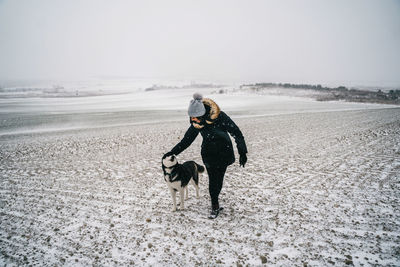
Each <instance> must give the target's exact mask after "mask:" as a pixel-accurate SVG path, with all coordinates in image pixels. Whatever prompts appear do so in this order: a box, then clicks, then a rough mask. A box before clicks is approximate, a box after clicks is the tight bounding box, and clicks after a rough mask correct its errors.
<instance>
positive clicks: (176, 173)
mask: <svg viewBox="0 0 400 267" xmlns="http://www.w3.org/2000/svg"><path fill="white" fill-rule="evenodd" d="M162 169H163V171H164V180H165V182H166V183H167V185H168V188H169V191H170V192H171V196H172V203H173V204H174V206H173V207H172V211H176V192H177V191H178V192H179V197H180V200H181V202H180V208H181V210H183V209H184V208H185V207H184V199H188V185H189V182H191V183H192V184H193V185H194V187H195V188H196V197H197V198H198V197H199V173H202V172H204V167H203V166H201V165H199V164H197V163H196V162H194V161H186V162H185V163H183V164H179V163H178V160H177V158H176V156H175V155H173V154H170V155H169V154H165V155H164V156H163V158H162ZM185 191H186V198H185Z"/></svg>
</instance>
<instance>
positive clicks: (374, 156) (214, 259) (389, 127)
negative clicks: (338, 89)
mask: <svg viewBox="0 0 400 267" xmlns="http://www.w3.org/2000/svg"><path fill="white" fill-rule="evenodd" d="M222 97H223V96H217V95H216V96H215V98H217V100H219V102H222V106H224V105H225V107H226V108H225V107H224V109H226V110H229V111H230V112H231V113H229V112H228V114H233V115H234V116H233V117H234V119H235V121H236V123H237V124H238V125H239V127H240V128H241V129H242V131H243V133H244V136H245V138H246V142H247V145H248V149H249V155H248V158H249V160H248V164H247V165H246V168H244V169H243V168H239V166H238V163H235V164H234V165H232V166H230V167H229V168H228V171H227V174H226V177H225V183H224V187H223V191H222V193H221V196H220V198H221V205H222V206H224V207H225V210H224V211H223V213H222V214H221V215H220V217H218V218H217V219H216V220H209V219H207V215H208V213H209V202H210V200H209V196H208V186H207V175H206V174H203V175H202V176H201V178H200V190H201V192H200V195H201V197H200V199H196V198H195V197H194V189H193V188H190V189H189V196H191V198H190V199H189V200H188V201H187V202H186V210H184V211H178V212H174V213H172V212H171V211H170V209H171V199H170V195H169V192H168V189H167V186H166V184H165V182H164V180H163V177H162V170H161V166H160V160H161V156H162V155H163V153H165V152H167V151H169V150H170V149H171V148H172V146H173V145H175V144H176V143H177V142H178V141H179V140H180V138H182V136H183V134H184V132H185V130H186V128H187V127H188V121H187V119H186V118H185V117H184V116H185V114H184V112H183V111H180V112H178V111H173V110H170V111H169V112H170V113H168V114H169V115H173V114H175V113H174V112H176V114H175V115H177V121H173V120H171V116H168V118H169V120H170V121H163V118H166V117H167V116H165V117H159V116H160V114H161V113H160V112H159V111H149V112H148V113H146V114H147V115H146V116H148V117H152V118H153V120H146V119H143V118H144V117H141V118H142V121H140V123H131V121H129V123H125V125H123V124H124V123H123V122H121V123H117V124H118V125H120V126H114V127H97V128H93V127H88V128H87V129H83V128H79V129H70V130H65V129H63V130H60V131H45V132H38V131H27V132H26V133H25V134H21V133H19V134H17V133H16V132H15V133H10V132H9V131H8V132H7V129H5V128H7V127H3V128H2V129H1V131H2V133H3V134H2V135H0V178H1V180H0V196H1V198H0V219H1V221H0V265H2V266H4V265H10V266H12V265H37V266H46V265H47V266H54V265H82V266H87V265H102V266H104V265H108V266H109V265H113V266H121V265H130V264H135V265H139V266H140V265H155V266H161V265H163V266H165V265H180V266H186V265H230V266H232V265H238V266H240V265H243V266H245V265H251V266H253V265H261V264H263V263H266V264H267V265H273V266H274V265H275V266H302V265H310V266H326V265H337V266H343V265H348V264H349V265H355V266H369V265H383V266H399V265H400V256H399V255H400V245H399V244H400V205H399V203H400V194H399V192H400V183H399V182H400V138H399V136H400V109H399V108H387V109H386V108H383V106H367V105H355V106H351V107H350V106H347V105H349V104H343V103H315V106H314V107H317V108H311V109H310V108H309V109H305V108H302V104H301V103H300V102H296V103H298V105H297V106H296V107H292V109H290V108H287V107H285V110H286V111H287V112H279V110H274V107H276V108H278V107H282V105H281V103H280V105H278V104H276V105H274V103H276V102H274V101H270V102H269V104H270V105H269V107H264V109H263V110H262V109H261V104H260V105H253V106H252V107H253V108H252V109H247V110H246V106H245V105H243V106H241V107H240V108H238V109H236V110H235V109H234V108H233V107H234V106H235V101H237V103H243V98H246V97H247V98H251V96H236V97H235V96H228V98H229V97H231V100H230V101H228V102H226V103H224V101H223V98H222ZM218 98H219V99H218ZM32 101H35V100H32ZM37 101H39V100H37ZM40 101H43V100H40ZM185 101H186V102H188V99H186V100H185ZM251 101H253V102H254V103H256V104H257V103H258V102H257V101H256V100H254V99H253V100H251ZM251 101H250V100H249V101H248V102H244V103H250V102H251ZM259 101H260V103H261V100H259ZM287 101H288V100H286V103H288V102H287ZM186 102H185V104H184V106H186ZM299 103H300V104H299ZM307 103H308V102H307ZM230 104H231V105H230ZM288 105H289V106H290V105H291V104H290V103H289V104H288ZM319 105H321V106H319ZM342 105H346V106H342ZM365 107H370V108H367V109H366V108H365ZM271 108H272V109H271ZM347 109H353V110H347ZM243 110H246V112H244V111H243ZM316 111H318V112H316ZM119 112H120V113H113V114H114V116H116V115H115V114H120V115H119V116H117V118H119V119H120V118H121V117H123V116H126V114H127V113H123V112H122V111H119ZM165 112H166V111H165ZM284 113H292V114H284ZM18 114H19V113H18ZM129 114H130V113H129ZM263 114H264V115H265V114H267V115H265V116H260V115H263ZM14 115H15V114H13V113H9V112H8V113H7V112H4V113H2V116H3V117H2V118H3V125H4V124H7V122H4V121H5V120H7V118H8V116H10V117H12V116H14ZM39 115H40V114H39ZM39 115H38V116H39ZM239 115H241V116H239ZM49 116H50V115H49ZM53 116H55V115H53ZM59 116H66V115H65V114H64V115H59ZM90 116H93V115H90ZM148 117H147V118H148ZM4 118H5V119H4ZM110 118H111V119H110V120H112V118H113V117H110ZM156 118H157V119H156ZM157 121H158V122H157ZM160 121H161V122H160ZM125 122H126V121H125ZM101 123H102V121H101V120H100V124H101ZM106 125H108V126H109V125H112V124H111V123H108V122H107V123H106ZM17 128H18V127H17ZM13 129H15V128H13ZM18 129H19V128H18ZM35 129H37V128H35ZM200 142H201V137H200V136H199V137H198V138H197V140H196V141H195V143H194V144H192V146H191V147H190V148H188V149H187V150H186V151H185V152H183V153H182V154H181V155H180V156H179V159H180V161H185V160H196V161H198V162H199V163H201V159H200Z"/></svg>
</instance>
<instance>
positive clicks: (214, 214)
mask: <svg viewBox="0 0 400 267" xmlns="http://www.w3.org/2000/svg"><path fill="white" fill-rule="evenodd" d="M223 209H224V208H215V209H214V208H213V209H212V210H211V213H210V216H208V219H215V218H217V217H218V215H219V212H220V211H222V210H223Z"/></svg>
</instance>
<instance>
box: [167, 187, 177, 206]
mask: <svg viewBox="0 0 400 267" xmlns="http://www.w3.org/2000/svg"><path fill="white" fill-rule="evenodd" d="M169 191H170V192H171V197H172V203H173V205H174V206H173V207H172V210H171V211H176V191H175V190H174V189H172V188H170V189H169Z"/></svg>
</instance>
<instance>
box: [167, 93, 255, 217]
mask: <svg viewBox="0 0 400 267" xmlns="http://www.w3.org/2000/svg"><path fill="white" fill-rule="evenodd" d="M188 114H189V116H190V123H191V125H190V127H189V129H188V130H187V131H186V133H185V136H184V137H183V139H182V140H181V141H180V142H179V143H178V144H177V145H176V146H175V147H174V148H173V149H172V150H171V151H170V152H168V153H167V154H166V155H170V154H175V155H178V154H179V153H181V152H182V151H184V150H185V149H186V148H187V147H189V146H190V144H192V143H193V141H194V140H195V139H196V137H197V135H198V134H199V133H200V134H201V136H202V137H203V143H202V145H201V156H202V159H203V162H204V165H205V166H206V169H207V173H208V178H209V192H210V197H211V214H210V216H209V218H210V219H215V218H216V217H217V216H218V214H219V212H220V211H221V210H222V208H220V206H219V202H218V196H219V193H220V192H221V189H222V184H223V180H224V175H225V171H226V169H227V167H228V166H229V165H231V164H232V163H234V162H235V156H234V152H233V145H232V141H231V139H230V137H229V135H228V133H229V134H230V135H231V136H232V137H233V138H234V139H235V141H236V145H237V149H238V152H239V155H240V157H239V164H240V166H243V167H244V166H245V164H246V162H247V156H246V154H247V147H246V143H245V141H244V137H243V134H242V132H241V131H240V129H239V127H237V126H236V124H235V123H234V122H233V121H232V120H231V118H229V116H228V115H226V114H225V112H223V111H221V110H220V108H219V107H218V105H217V104H216V103H215V102H214V101H213V100H211V99H209V98H203V97H202V95H200V94H198V93H196V94H194V95H193V100H191V101H190V104H189V109H188Z"/></svg>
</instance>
